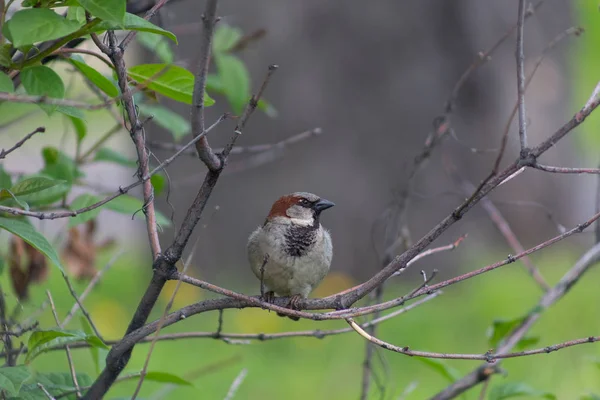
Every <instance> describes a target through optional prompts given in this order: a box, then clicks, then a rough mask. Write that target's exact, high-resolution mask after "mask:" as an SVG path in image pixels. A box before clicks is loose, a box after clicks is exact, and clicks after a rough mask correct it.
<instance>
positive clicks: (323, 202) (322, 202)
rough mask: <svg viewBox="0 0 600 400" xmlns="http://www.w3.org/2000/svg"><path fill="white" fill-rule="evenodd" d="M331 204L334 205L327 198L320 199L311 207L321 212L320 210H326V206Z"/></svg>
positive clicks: (328, 206)
mask: <svg viewBox="0 0 600 400" xmlns="http://www.w3.org/2000/svg"><path fill="white" fill-rule="evenodd" d="M333 206H335V203H333V202H331V201H329V200H325V199H321V200H319V201H317V202H316V203H315V205H314V206H313V208H314V209H315V211H317V212H321V211H323V210H327V209H328V208H331V207H333Z"/></svg>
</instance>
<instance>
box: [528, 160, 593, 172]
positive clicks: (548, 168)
mask: <svg viewBox="0 0 600 400" xmlns="http://www.w3.org/2000/svg"><path fill="white" fill-rule="evenodd" d="M531 167H532V168H535V169H539V170H541V171H546V172H552V173H557V174H592V175H598V174H600V168H565V167H553V166H550V165H542V164H539V163H537V162H536V163H535V164H533V165H532V166H531Z"/></svg>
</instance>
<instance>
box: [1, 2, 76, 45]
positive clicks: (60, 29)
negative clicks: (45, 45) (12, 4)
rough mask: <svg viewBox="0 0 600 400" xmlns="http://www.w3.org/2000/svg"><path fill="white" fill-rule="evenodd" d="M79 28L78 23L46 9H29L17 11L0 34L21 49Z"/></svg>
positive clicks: (65, 34)
mask: <svg viewBox="0 0 600 400" xmlns="http://www.w3.org/2000/svg"><path fill="white" fill-rule="evenodd" d="M80 27H81V24H80V23H79V22H77V21H73V20H69V19H66V18H63V17H61V16H60V15H58V14H57V13H55V12H54V11H52V10H50V9H48V8H31V9H27V10H20V11H17V12H16V13H15V14H14V15H13V16H12V18H11V19H9V20H8V21H6V23H5V24H4V27H3V29H2V32H3V33H4V35H5V36H6V37H7V38H8V40H10V41H11V42H12V44H13V45H14V46H15V47H22V46H27V45H32V44H34V43H38V42H45V41H49V40H54V39H58V38H60V37H63V36H67V35H69V34H71V33H73V32H75V31H76V30H78V29H79V28H80Z"/></svg>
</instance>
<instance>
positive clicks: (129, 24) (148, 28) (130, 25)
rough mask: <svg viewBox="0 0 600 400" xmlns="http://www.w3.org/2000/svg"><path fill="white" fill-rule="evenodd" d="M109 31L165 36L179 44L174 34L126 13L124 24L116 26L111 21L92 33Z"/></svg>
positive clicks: (96, 28) (104, 22)
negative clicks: (138, 32) (127, 31)
mask: <svg viewBox="0 0 600 400" xmlns="http://www.w3.org/2000/svg"><path fill="white" fill-rule="evenodd" d="M107 30H115V31H118V30H129V31H140V32H150V33H154V34H157V35H162V36H165V37H167V38H169V39H171V40H172V41H173V42H175V43H177V36H175V35H174V34H173V33H171V32H169V31H166V30H164V29H162V28H161V27H158V26H156V25H154V24H153V23H152V22H149V21H146V20H145V19H144V18H140V17H138V16H137V15H134V14H129V13H125V18H124V19H123V23H122V24H116V23H113V22H110V21H102V22H101V23H99V24H98V25H96V26H95V27H94V28H92V32H102V31H107Z"/></svg>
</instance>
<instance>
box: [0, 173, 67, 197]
mask: <svg viewBox="0 0 600 400" xmlns="http://www.w3.org/2000/svg"><path fill="white" fill-rule="evenodd" d="M61 183H64V181H60V180H55V179H48V178H44V177H34V178H29V179H24V180H22V181H20V182H19V183H17V184H15V185H13V186H12V187H11V188H10V191H11V192H12V195H14V196H16V197H20V196H26V195H28V194H31V193H36V192H41V191H42V190H46V189H48V188H51V187H53V186H56V185H60V184H61ZM10 197H12V196H11V195H10V194H8V193H7V191H6V190H0V201H2V200H5V199H7V198H10Z"/></svg>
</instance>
